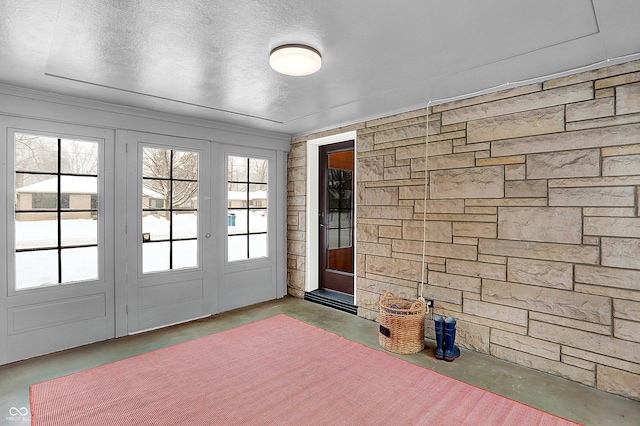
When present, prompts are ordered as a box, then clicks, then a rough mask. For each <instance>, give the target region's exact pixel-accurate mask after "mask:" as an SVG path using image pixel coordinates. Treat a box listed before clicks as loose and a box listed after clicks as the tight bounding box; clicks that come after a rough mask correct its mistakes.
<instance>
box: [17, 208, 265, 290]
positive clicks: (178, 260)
mask: <svg viewBox="0 0 640 426" xmlns="http://www.w3.org/2000/svg"><path fill="white" fill-rule="evenodd" d="M233 214H234V215H235V226H228V232H229V233H230V234H235V233H244V232H247V213H246V210H234V211H233ZM225 220H227V218H225ZM97 225H98V221H96V220H91V219H76V220H63V221H62V244H63V245H84V244H96V242H97V240H98V237H97V236H98V228H97ZM249 228H250V229H251V231H252V232H262V231H266V230H267V216H266V212H262V211H260V212H251V213H250V215H249ZM15 231H16V247H17V248H19V249H23V248H36V247H51V246H56V245H57V224H56V221H53V220H42V221H24V222H16V228H15ZM142 232H143V233H147V232H148V233H149V234H150V235H151V240H152V241H153V240H159V239H167V238H169V221H168V220H166V219H165V218H164V217H161V216H145V217H144V218H143V219H142ZM197 235H198V217H197V216H196V215H193V214H177V215H174V216H173V237H174V238H192V237H197ZM249 244H250V253H251V257H252V258H255V257H263V256H267V235H266V234H262V235H251V236H250V237H249ZM142 248H143V254H142V262H143V271H144V272H145V273H147V272H156V271H165V270H167V269H168V268H169V243H168V242H164V243H154V242H149V243H144V244H143V245H142ZM227 248H228V260H229V261H234V260H241V259H246V258H247V236H246V235H241V236H230V237H229V238H228V244H227ZM197 259H198V244H197V241H175V242H174V243H173V268H174V269H180V268H190V267H196V266H198V265H197ZM62 276H63V281H64V282H73V281H86V280H94V279H96V278H97V277H98V254H97V249H96V248H95V247H85V248H76V249H65V250H63V251H62ZM57 281H58V257H57V251H55V250H50V251H34V252H21V253H16V289H24V288H32V287H38V286H45V285H51V284H55V283H57Z"/></svg>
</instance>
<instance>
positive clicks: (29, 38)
mask: <svg viewBox="0 0 640 426" xmlns="http://www.w3.org/2000/svg"><path fill="white" fill-rule="evenodd" d="M639 21H640V2H639V1H637V0H616V1H615V2H613V1H610V0H593V1H591V0H564V1H561V2H559V1H557V0H536V1H531V0H484V1H482V2H471V1H462V0H451V1H446V2H443V1H434V0H423V1H417V0H416V1H397V2H371V1H369V0H348V1H337V0H334V1H329V0H325V1H316V0H281V1H274V0H245V1H237V2H229V1H213V0H209V1H202V0H199V1H196V0H181V1H180V2H176V1H174V0H141V1H121V0H110V1H106V0H61V1H46V0H30V1H24V0H0V83H5V84H10V85H15V86H21V87H27V88H33V89H39V90H45V91H48V92H53V93H58V94H63V95H71V96H77V97H81V98H87V99H94V100H98V101H103V102H112V103H116V104H120V105H126V106H132V107H139V108H144V109H148V110H154V111H160V112H167V113H174V114H180V115H184V116H189V117H196V118H204V119H211V120H217V121H222V122H226V123H231V124H237V125H244V126H248V127H252V128H255V129H262V130H270V131H276V132H281V133H286V134H303V133H308V132H311V131H316V130H320V129H326V128H331V127H336V126H339V125H342V124H346V123H351V122H356V121H361V120H363V119H367V118H372V117H379V116H383V115H388V114H390V113H395V112H399V111H404V110H408V109H412V108H416V107H421V106H425V105H426V104H427V103H428V102H429V101H432V102H434V101H436V102H437V101H439V100H442V99H447V98H452V97H456V96H461V95H465V94H470V93H474V92H477V91H481V90H484V89H487V88H492V87H496V86H499V85H501V84H504V83H507V82H511V83H515V82H519V81H523V80H527V79H532V78H538V77H542V76H547V75H550V74H554V73H558V72H564V71H568V70H571V69H575V68H578V67H584V66H589V65H592V64H595V63H599V62H601V61H605V60H607V59H611V58H614V62H615V61H622V60H624V59H618V58H620V57H622V56H627V55H634V54H638V53H639V52H640V25H639V24H638V22H639ZM285 43H305V44H309V45H311V46H313V47H314V48H316V49H318V50H319V51H320V52H321V53H322V55H323V67H322V69H321V70H320V71H319V72H318V73H317V74H314V75H311V76H307V77H288V76H284V75H280V74H278V73H276V72H275V71H273V70H271V69H270V68H269V64H268V55H269V52H270V51H271V50H272V49H273V48H274V47H276V46H278V45H280V44H285ZM630 58H633V59H636V58H635V57H627V58H625V59H627V60H628V59H630ZM600 66H602V64H600Z"/></svg>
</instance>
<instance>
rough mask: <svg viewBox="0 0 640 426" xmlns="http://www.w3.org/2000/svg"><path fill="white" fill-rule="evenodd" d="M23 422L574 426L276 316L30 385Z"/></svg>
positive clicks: (293, 320)
mask: <svg viewBox="0 0 640 426" xmlns="http://www.w3.org/2000/svg"><path fill="white" fill-rule="evenodd" d="M458 362H459V361H458ZM31 413H32V422H33V424H34V425H217V424H220V425H232V424H238V425H341V424H347V425H378V424H379V425H396V424H397V425H414V424H415V425H437V424H447V425H452V426H453V425H575V424H576V423H573V422H570V421H567V420H564V419H561V418H559V417H556V416H553V415H551V414H548V413H545V412H543V411H540V410H537V409H534V408H531V407H529V406H527V405H524V404H521V403H519V402H515V401H512V400H510V399H507V398H504V397H502V396H499V395H496V394H493V393H491V392H487V391H485V390H482V389H480V388H477V387H474V386H471V385H468V384H466V383H463V382H460V381H458V380H455V379H451V378H448V377H446V376H443V375H441V374H438V373H435V372H433V371H431V370H427V369H425V368H422V367H419V366H416V365H413V364H411V363H409V362H407V361H404V360H401V359H399V358H396V357H394V356H392V355H389V354H388V353H385V352H383V351H382V350H375V349H371V348H369V347H366V346H364V345H362V344H360V343H355V342H352V341H350V340H347V339H345V338H343V337H340V336H338V335H335V334H332V333H329V332H327V331H324V330H321V329H319V328H316V327H314V326H311V325H309V324H306V323H304V322H301V321H298V320H296V319H293V318H290V317H287V316H285V315H277V316H275V317H271V318H268V319H265V320H262V321H258V322H255V323H251V324H248V325H244V326H241V327H237V328H234V329H231V330H227V331H223V332H220V333H216V334H212V335H209V336H206V337H202V338H199V339H195V340H192V341H189V342H185V343H181V344H178V345H175V346H170V347H167V348H164V349H159V350H156V351H153V352H149V353H146V354H142V355H139V356H135V357H132V358H128V359H124V360H122V361H117V362H114V363H111V364H106V365H103V366H100V367H96V368H92V369H90V370H86V371H81V372H79V373H75V374H71V375H69V376H65V377H61V378H58V379H54V380H50V381H47V382H43V383H38V384H36V385H33V386H31Z"/></svg>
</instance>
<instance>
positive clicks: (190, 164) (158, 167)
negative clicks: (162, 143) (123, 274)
mask: <svg viewBox="0 0 640 426" xmlns="http://www.w3.org/2000/svg"><path fill="white" fill-rule="evenodd" d="M198 162H199V157H198V153H197V152H192V151H180V150H175V149H167V148H155V147H143V149H142V170H143V172H142V193H141V194H142V196H141V198H142V199H141V203H142V272H143V273H151V272H162V271H170V270H175V269H183V268H196V267H198V241H197V240H198V189H199V188H198V173H199V172H198V166H199V163H198Z"/></svg>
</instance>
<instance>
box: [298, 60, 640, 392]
mask: <svg viewBox="0 0 640 426" xmlns="http://www.w3.org/2000/svg"><path fill="white" fill-rule="evenodd" d="M427 126H428V133H429V135H428V147H426V146H425V145H427V144H426V143H425V142H426V140H427V137H426V132H427ZM355 128H356V129H357V140H356V159H357V160H356V161H357V164H356V167H357V168H356V181H357V192H356V202H357V210H356V215H357V238H356V239H357V251H356V259H357V260H356V274H357V277H356V287H357V290H356V294H357V305H358V307H359V308H358V314H359V315H360V316H362V317H365V318H368V319H372V320H377V319H378V305H377V303H378V300H379V298H380V296H381V295H382V294H383V293H384V292H385V291H386V290H391V291H394V292H395V293H397V294H399V295H403V296H409V297H416V295H417V294H418V291H419V287H420V282H421V281H422V279H423V276H424V280H425V283H424V287H423V292H424V296H425V297H428V298H431V299H434V300H435V309H434V311H435V312H436V313H438V314H443V315H448V316H455V317H456V318H458V320H459V322H458V324H459V325H458V339H457V341H458V343H459V344H460V346H462V347H465V348H468V349H471V350H474V351H477V352H481V353H486V354H490V355H493V356H495V357H498V358H501V359H504V360H508V361H511V362H514V363H517V364H520V365H524V366H527V367H531V368H534V369H538V370H542V371H545V372H547V373H550V374H554V375H557V376H561V377H564V378H567V379H570V380H573V381H576V382H579V383H583V384H585V385H588V386H593V387H597V388H599V389H602V390H605V391H608V392H612V393H616V394H620V395H623V396H626V397H629V398H632V399H636V400H640V206H639V202H638V199H639V198H640V62H638V61H636V62H631V63H626V64H621V65H616V66H613V67H608V68H603V69H599V70H595V71H590V72H586V73H582V74H577V75H572V76H568V77H562V78H558V79H554V80H550V81H546V82H544V83H539V84H531V85H528V86H522V87H517V88H512V89H509V90H505V91H502V92H497V93H492V94H487V95H483V96H478V97H475V98H471V99H465V100H461V101H456V102H450V103H447V104H443V105H437V106H434V107H431V108H428V109H427V108H425V109H421V110H417V111H412V112H409V113H404V114H399V115H394V116H391V117H387V118H383V119H378V120H372V121H369V122H366V123H362V124H360V125H358V126H355ZM337 132H338V130H336V133H337ZM317 136H318V135H313V137H317ZM310 138H311V137H306V138H298V139H295V140H293V141H292V151H291V155H290V157H289V217H288V225H289V254H288V256H289V258H288V259H289V291H290V293H291V294H293V295H295V296H301V295H302V294H303V289H304V264H305V261H306V257H305V253H304V240H305V235H304V232H303V231H304V217H305V212H306V207H305V205H306V201H305V194H304V191H303V189H301V188H302V187H303V186H304V182H306V176H305V171H306V140H308V139H310ZM425 148H426V149H427V152H428V156H427V157H425ZM425 173H427V176H425ZM425 183H426V184H427V191H426V194H427V195H426V197H425ZM423 240H424V241H426V242H425V243H424V245H423ZM423 258H424V262H423ZM423 265H424V267H425V271H424V273H423ZM427 330H428V331H427V335H428V337H433V331H432V327H431V326H429V327H427Z"/></svg>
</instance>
